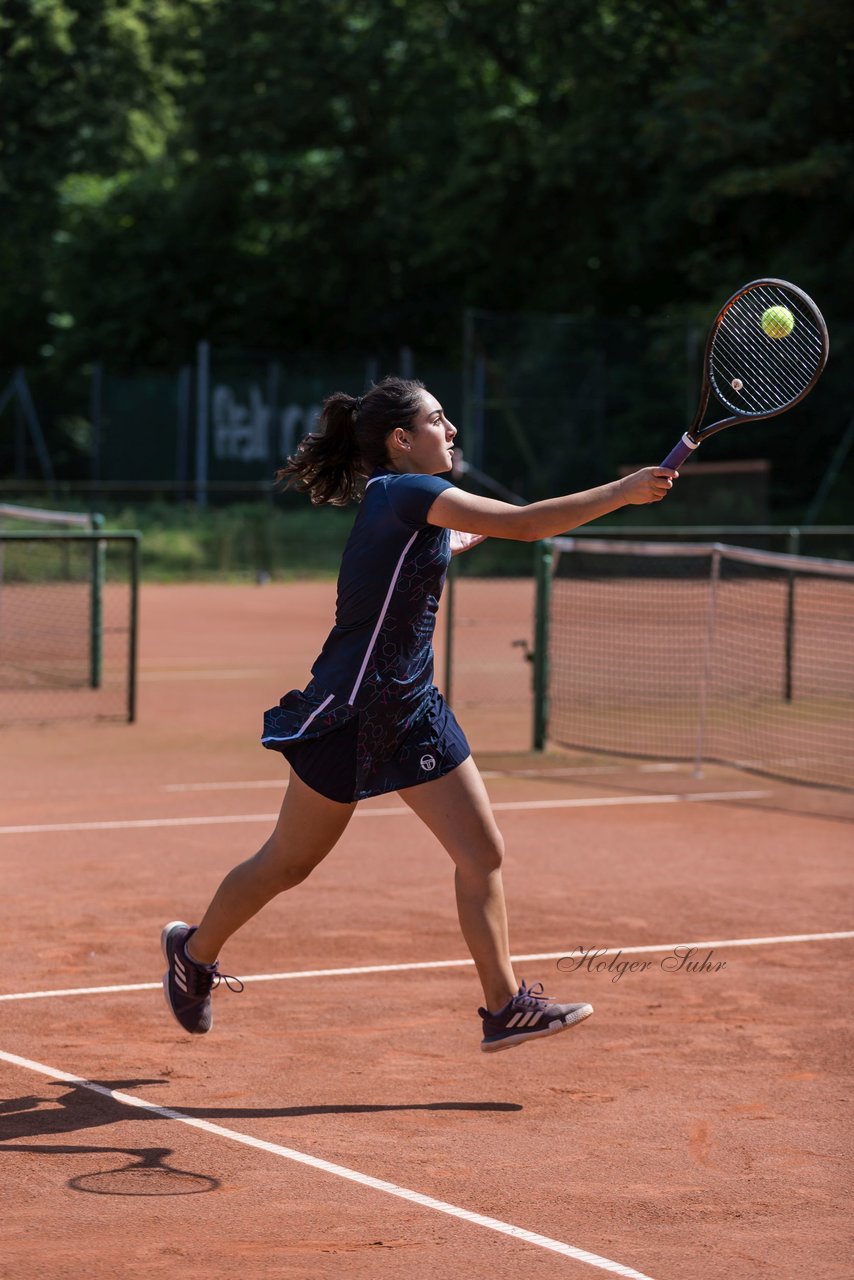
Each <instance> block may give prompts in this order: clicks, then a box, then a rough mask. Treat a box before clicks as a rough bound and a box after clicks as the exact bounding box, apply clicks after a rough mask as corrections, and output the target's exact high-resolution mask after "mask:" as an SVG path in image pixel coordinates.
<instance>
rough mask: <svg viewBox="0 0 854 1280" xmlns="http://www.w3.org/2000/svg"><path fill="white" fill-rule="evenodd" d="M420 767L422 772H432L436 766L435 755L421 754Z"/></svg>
mask: <svg viewBox="0 0 854 1280" xmlns="http://www.w3.org/2000/svg"><path fill="white" fill-rule="evenodd" d="M421 768H422V769H423V770H424V772H425V773H432V772H433V770H434V769H435V768H436V757H435V756H422V757H421Z"/></svg>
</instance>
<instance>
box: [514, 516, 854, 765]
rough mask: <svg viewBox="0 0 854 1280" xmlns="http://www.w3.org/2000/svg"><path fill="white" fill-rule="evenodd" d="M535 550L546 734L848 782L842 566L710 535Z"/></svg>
mask: <svg viewBox="0 0 854 1280" xmlns="http://www.w3.org/2000/svg"><path fill="white" fill-rule="evenodd" d="M542 546H543V555H544V557H545V561H546V567H545V571H544V572H543V573H541V575H540V582H541V589H540V592H539V601H538V616H539V617H540V619H541V626H542V627H544V628H545V632H546V635H545V636H544V637H543V638H544V639H545V645H544V649H545V653H546V654H547V662H546V669H545V673H544V676H543V679H542V681H541V697H542V699H543V704H544V705H543V706H542V708H541V717H542V724H543V731H544V736H547V737H548V738H549V739H550V740H551V741H552V742H553V743H556V744H560V745H562V746H568V747H575V748H582V749H587V750H601V751H605V752H609V753H618V754H623V753H624V754H629V755H637V756H648V757H653V758H665V759H671V760H695V761H696V762H697V765H698V767H699V765H700V764H701V762H702V761H704V760H705V761H709V762H711V761H716V762H720V763H727V764H733V765H736V766H738V767H740V768H745V769H749V770H754V771H758V772H761V773H766V774H769V775H773V776H776V777H779V778H783V779H787V780H791V781H798V782H811V783H819V784H824V785H828V786H837V787H846V788H854V564H851V563H849V562H847V561H840V560H829V559H818V558H814V557H808V556H795V555H785V554H780V553H775V552H765V551H757V550H752V549H748V548H742V547H734V546H727V545H724V544H721V543H687V542H685V543H670V544H667V545H662V544H661V543H654V542H642V541H619V540H611V539H601V540H600V539H595V538H588V537H581V538H557V539H552V540H550V541H549V542H547V543H544V544H542ZM541 636H542V632H541Z"/></svg>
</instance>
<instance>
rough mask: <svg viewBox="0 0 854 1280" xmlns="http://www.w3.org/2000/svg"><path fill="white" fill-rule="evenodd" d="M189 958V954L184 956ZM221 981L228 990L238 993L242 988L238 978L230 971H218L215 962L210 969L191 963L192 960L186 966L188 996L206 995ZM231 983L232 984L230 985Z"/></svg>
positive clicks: (217, 965)
mask: <svg viewBox="0 0 854 1280" xmlns="http://www.w3.org/2000/svg"><path fill="white" fill-rule="evenodd" d="M186 958H187V959H188V960H189V956H187V957H186ZM221 982H224V983H225V985H226V986H227V987H228V989H229V991H233V992H235V994H239V993H240V992H241V991H242V990H243V983H242V982H241V981H240V979H239V978H235V977H234V976H233V975H232V974H230V973H220V971H219V964H215V965H214V966H213V968H212V969H206V968H204V967H203V966H202V965H200V964H193V962H192V961H190V963H189V964H188V966H187V994H188V995H190V996H207V995H209V994H210V992H211V991H215V990H216V988H217V987H218V986H219V984H220V983H221ZM232 983H233V984H234V985H233V986H232Z"/></svg>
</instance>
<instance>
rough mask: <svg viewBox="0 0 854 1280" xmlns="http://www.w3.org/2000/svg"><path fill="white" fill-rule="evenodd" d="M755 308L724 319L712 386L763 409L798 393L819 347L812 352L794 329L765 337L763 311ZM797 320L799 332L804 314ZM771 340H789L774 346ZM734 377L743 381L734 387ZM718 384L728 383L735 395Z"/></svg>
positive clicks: (740, 403)
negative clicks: (728, 319)
mask: <svg viewBox="0 0 854 1280" xmlns="http://www.w3.org/2000/svg"><path fill="white" fill-rule="evenodd" d="M753 311H754V314H753V315H749V316H746V315H745V314H743V313H742V314H741V315H739V316H734V317H732V319H731V320H730V323H729V324H728V325H727V324H726V319H725V321H724V324H722V325H721V327H720V329H719V331H718V335H717V337H716V340H715V344H714V351H713V360H712V366H713V372H717V373H718V374H719V376H718V377H717V378H716V383H717V384H718V385H716V387H715V390H716V391H717V392H718V393H719V394H720V393H721V392H723V394H724V397H725V398H726V399H727V401H733V400H735V404H736V407H738V408H742V409H743V408H744V407H747V408H748V410H752V411H753V412H762V411H763V410H766V409H768V408H772V407H777V406H781V405H785V404H788V403H789V402H790V401H791V400H793V399H795V398H797V397H798V396H799V395H800V394H801V393H802V391H803V390H804V388H805V387H806V386H808V384H809V382H810V380H811V379H812V377H813V376H814V374H815V371H816V369H817V368H818V366H819V363H820V359H821V347H820V344H819V347H818V351H817V352H816V350H815V347H811V346H810V345H809V344H808V343H807V342H805V341H804V339H803V338H802V337H801V336H800V335H799V336H798V338H795V333H794V330H793V331H792V333H791V334H789V335H788V336H786V337H781V338H771V337H768V336H767V335H765V333H764V332H763V330H762V327H761V318H762V314H764V310H763V311H762V312H761V313H760V310H759V308H756V307H754V308H753ZM795 323H796V325H797V327H798V328H799V329H800V331H801V333H803V330H804V318H803V317H801V318H800V323H799V321H798V320H796V322H795ZM772 343H774V344H780V343H785V344H787V345H786V348H785V350H781V351H777V350H774V349H773V348H771V344H772ZM716 366H717V368H716ZM735 379H737V380H738V381H739V382H741V384H742V385H741V386H737V385H735V386H733V385H732V384H733V382H734V380H735ZM722 383H723V384H729V385H730V386H732V390H733V391H735V392H736V393H737V396H738V397H739V398H738V399H736V398H735V397H733V396H731V395H729V394H728V392H727V385H720V384H722Z"/></svg>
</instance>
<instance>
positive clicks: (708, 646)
mask: <svg viewBox="0 0 854 1280" xmlns="http://www.w3.org/2000/svg"><path fill="white" fill-rule="evenodd" d="M720 577H721V546H720V543H717V542H716V543H713V545H712V567H711V573H710V575H709V602H708V605H707V607H706V634H705V637H704V640H703V674H702V677H701V679H700V706H699V710H698V714H697V748H696V753H695V756H694V777H695V778H702V776H703V749H704V747H705V739H706V716H707V713H708V707H709V693H710V688H709V686H710V684H711V679H712V652H713V649H714V643H715V614H716V611H717V603H718V583H719V582H720Z"/></svg>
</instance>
